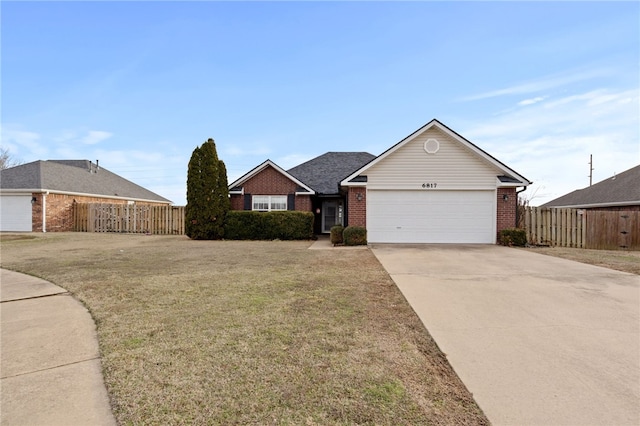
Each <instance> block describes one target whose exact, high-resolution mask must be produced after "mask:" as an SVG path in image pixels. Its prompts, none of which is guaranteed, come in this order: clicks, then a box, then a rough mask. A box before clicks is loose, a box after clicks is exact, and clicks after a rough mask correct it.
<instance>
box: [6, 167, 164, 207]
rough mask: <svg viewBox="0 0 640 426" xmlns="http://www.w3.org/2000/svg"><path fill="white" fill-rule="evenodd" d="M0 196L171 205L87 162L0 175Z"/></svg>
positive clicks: (13, 168) (28, 168)
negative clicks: (37, 194)
mask: <svg viewBox="0 0 640 426" xmlns="http://www.w3.org/2000/svg"><path fill="white" fill-rule="evenodd" d="M0 190H1V191H3V192H17V191H20V190H21V191H24V192H44V191H50V192H57V193H65V194H74V195H88V196H96V197H109V198H118V199H127V200H133V201H152V202H162V203H171V201H170V200H168V199H166V198H164V197H161V196H160V195H158V194H156V193H154V192H151V191H149V190H148V189H146V188H143V187H141V186H139V185H137V184H135V183H133V182H131V181H129V180H127V179H125V178H123V177H121V176H118V175H116V174H115V173H112V172H110V171H109V170H107V169H105V168H103V167H98V166H97V165H96V164H94V163H92V162H91V161H89V160H47V161H42V160H38V161H33V162H31V163H26V164H21V165H19V166H15V167H11V168H8V169H4V170H2V171H0Z"/></svg>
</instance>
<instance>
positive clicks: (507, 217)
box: [496, 188, 518, 233]
mask: <svg viewBox="0 0 640 426" xmlns="http://www.w3.org/2000/svg"><path fill="white" fill-rule="evenodd" d="M497 194H498V195H497V197H496V203H497V207H498V208H497V209H496V213H497V214H496V216H497V219H496V220H497V223H496V225H497V226H496V231H497V232H498V233H500V231H502V230H503V229H508V228H515V226H516V207H517V205H518V196H517V195H516V188H498V191H497ZM505 195H507V196H508V197H509V199H508V200H506V201H505V200H504V196H505Z"/></svg>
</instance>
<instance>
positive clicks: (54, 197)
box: [31, 194, 165, 232]
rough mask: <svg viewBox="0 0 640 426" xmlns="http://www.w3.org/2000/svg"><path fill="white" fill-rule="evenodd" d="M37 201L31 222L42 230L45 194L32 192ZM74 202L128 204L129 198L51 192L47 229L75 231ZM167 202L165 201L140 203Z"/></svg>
mask: <svg viewBox="0 0 640 426" xmlns="http://www.w3.org/2000/svg"><path fill="white" fill-rule="evenodd" d="M32 196H33V197H35V198H36V202H35V203H34V204H33V205H32V208H31V221H32V222H31V223H32V224H33V227H32V230H33V232H42V205H43V197H44V194H32ZM73 203H109V204H126V203H127V200H119V199H113V198H99V197H85V196H79V195H66V194H49V195H47V196H46V215H47V217H46V224H45V226H46V231H47V232H69V231H73V225H74V224H73ZM136 204H138V205H144V204H165V203H140V202H136Z"/></svg>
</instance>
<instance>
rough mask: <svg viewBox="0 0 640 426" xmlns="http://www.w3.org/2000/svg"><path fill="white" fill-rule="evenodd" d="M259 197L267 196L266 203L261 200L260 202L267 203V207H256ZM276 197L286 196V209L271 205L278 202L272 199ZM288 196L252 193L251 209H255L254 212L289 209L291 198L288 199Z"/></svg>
mask: <svg viewBox="0 0 640 426" xmlns="http://www.w3.org/2000/svg"><path fill="white" fill-rule="evenodd" d="M258 197H263V198H266V200H267V201H266V203H264V202H260V204H266V205H267V208H266V209H256V207H255V206H256V198H258ZM274 197H279V198H284V209H274V208H272V207H271V206H272V205H273V204H274V203H277V202H274V201H272V199H273V198H274ZM288 198H289V197H288V196H286V195H263V194H251V210H252V211H254V212H283V211H287V209H288V208H289V200H288ZM279 204H282V203H279Z"/></svg>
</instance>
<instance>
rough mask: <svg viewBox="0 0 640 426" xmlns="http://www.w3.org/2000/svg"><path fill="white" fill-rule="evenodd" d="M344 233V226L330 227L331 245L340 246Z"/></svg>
mask: <svg viewBox="0 0 640 426" xmlns="http://www.w3.org/2000/svg"><path fill="white" fill-rule="evenodd" d="M343 232H344V226H342V225H335V226H332V227H331V244H333V245H334V246H335V245H337V244H342V242H343V240H342V233H343Z"/></svg>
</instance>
